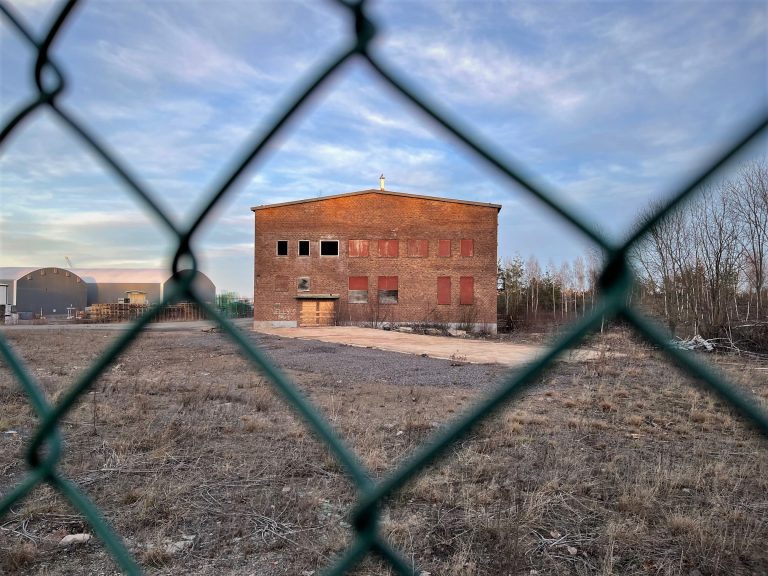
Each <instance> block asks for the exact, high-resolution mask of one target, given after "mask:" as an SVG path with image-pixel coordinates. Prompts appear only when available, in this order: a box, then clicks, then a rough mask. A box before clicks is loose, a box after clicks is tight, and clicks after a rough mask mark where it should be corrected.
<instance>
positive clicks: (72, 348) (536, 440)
mask: <svg viewBox="0 0 768 576" xmlns="http://www.w3.org/2000/svg"><path fill="white" fill-rule="evenodd" d="M6 334H7V336H8V338H9V339H10V341H11V342H12V344H13V346H14V347H15V348H16V349H17V351H18V352H19V353H20V354H21V355H22V356H23V357H24V359H25V361H26V362H27V363H28V366H29V369H30V371H31V373H32V374H34V375H35V376H36V377H37V378H38V380H39V381H40V382H41V384H42V386H43V388H44V390H45V392H46V394H47V395H48V397H49V398H57V397H60V395H61V394H62V393H63V391H64V390H65V388H66V387H67V386H69V385H71V382H72V380H73V379H74V378H76V376H77V375H78V374H79V373H81V372H82V371H83V370H84V368H85V367H86V366H87V365H88V364H89V362H92V361H93V360H94V359H95V358H96V356H97V355H98V353H99V352H100V350H101V349H103V347H105V346H106V345H107V344H108V342H109V339H110V338H111V337H112V335H111V334H110V335H109V336H107V335H106V333H102V332H100V331H87V332H86V331H83V332H64V331H61V332H57V331H55V330H52V331H45V332H42V331H23V330H14V331H9V332H6ZM605 338H606V340H607V341H608V342H609V343H610V346H611V349H612V350H622V351H626V352H627V353H628V354H629V356H627V357H622V359H621V361H620V362H616V363H612V361H611V359H610V358H607V357H601V358H599V359H598V360H597V361H594V362H588V363H584V364H581V365H574V364H558V365H557V366H555V367H554V368H553V369H552V370H551V371H550V372H549V373H548V375H547V377H546V380H545V381H544V382H543V384H542V386H541V387H540V388H538V389H534V390H533V391H532V392H530V393H529V394H527V395H526V396H525V397H524V398H522V399H520V400H519V401H517V402H516V403H515V404H514V405H513V406H510V407H509V408H507V409H506V410H504V411H502V412H501V413H499V414H498V415H497V416H495V417H494V418H493V419H492V420H491V421H488V422H485V423H483V424H481V425H479V426H478V427H477V428H476V430H475V431H474V432H473V434H472V435H471V436H469V437H468V438H466V439H464V440H463V441H461V442H459V443H458V444H456V445H455V446H453V447H452V448H451V449H449V451H448V458H447V459H445V460H442V461H440V462H438V463H436V464H434V465H432V466H430V467H429V468H428V469H427V470H425V471H424V473H423V474H422V475H420V476H419V477H417V478H416V479H415V480H413V481H412V482H410V483H409V484H408V485H407V486H406V487H405V488H404V489H402V490H400V491H399V492H397V493H396V494H394V495H393V496H392V498H391V499H390V500H389V501H388V502H387V504H386V505H385V506H384V507H383V509H382V520H381V530H382V533H383V534H384V535H385V536H386V537H387V538H389V539H390V541H391V542H392V543H393V544H395V545H396V546H397V547H398V548H400V549H401V550H402V552H403V554H404V556H405V557H406V558H407V559H408V560H409V561H410V562H413V563H414V565H418V566H419V567H420V568H421V569H422V570H425V571H428V572H430V573H431V574H433V575H438V574H441V575H442V574H456V575H462V576H464V575H472V574H475V575H496V574H531V573H534V572H532V571H536V572H535V573H538V574H664V575H678V574H684V575H687V574H689V573H691V572H692V571H694V570H698V571H699V572H700V573H701V574H702V575H707V574H765V573H768V552H766V549H765V545H764V544H765V542H766V541H768V450H766V448H767V447H768V446H767V443H766V441H765V440H764V439H761V438H758V437H757V436H756V434H755V433H754V432H752V431H751V430H750V429H749V428H748V427H747V426H745V425H744V424H743V423H742V421H741V420H740V419H738V418H735V417H734V416H733V414H732V413H731V412H730V411H729V410H728V409H727V408H725V407H724V406H723V405H722V403H721V402H720V401H719V400H717V399H715V398H713V397H711V396H708V395H703V394H701V393H700V392H698V391H697V390H696V389H694V388H692V387H691V386H690V384H691V383H690V381H689V380H688V379H687V377H685V376H684V375H681V374H679V373H678V372H676V371H674V370H673V369H671V368H670V366H669V365H668V364H667V363H666V362H665V361H664V360H663V359H662V357H661V356H660V355H659V354H658V353H657V352H654V351H652V350H648V349H646V348H644V347H642V346H637V344H636V343H635V342H630V340H629V339H628V338H627V337H626V335H624V334H622V333H610V334H608V335H606V337H605ZM339 356H340V358H339V361H340V362H343V356H342V354H341V353H339ZM718 362H719V363H721V364H722V368H723V369H725V370H728V371H731V372H732V377H733V378H734V380H736V381H737V382H738V383H739V384H740V385H743V386H745V387H748V388H749V389H751V390H752V391H753V392H754V393H755V394H756V395H758V396H759V397H760V398H761V400H762V402H763V405H764V406H765V405H766V404H767V403H768V383H767V382H766V379H767V378H768V371H767V370H766V366H764V365H759V364H756V363H747V362H745V361H741V360H739V359H737V358H727V357H726V358H722V359H719V360H718ZM451 369H452V368H451V366H450V361H446V370H451ZM453 369H455V368H453ZM360 374H361V376H360V379H359V381H358V382H357V383H356V384H349V385H346V384H345V385H340V384H339V383H338V382H337V381H336V380H335V379H334V378H333V377H330V376H329V375H324V374H315V373H311V372H301V373H294V374H292V376H293V377H294V378H295V379H296V380H297V381H298V382H299V383H300V385H301V387H302V388H303V389H304V391H305V392H306V394H307V395H308V396H309V397H310V398H311V400H312V401H313V402H315V403H316V404H317V405H318V406H319V407H321V409H322V410H323V411H324V413H325V415H326V417H327V418H328V420H329V421H330V422H331V423H332V424H333V425H334V426H335V427H336V428H337V429H338V430H339V431H340V433H341V435H342V436H343V437H344V438H345V439H346V441H347V442H348V444H349V445H350V446H351V447H352V448H353V449H354V450H355V451H356V452H357V454H358V455H359V457H360V459H361V461H362V462H363V463H364V464H365V465H366V466H368V468H369V469H370V470H371V473H372V474H373V475H374V476H376V477H382V476H384V475H385V474H387V473H388V472H389V471H390V470H392V469H393V468H394V466H396V465H397V464H398V463H399V462H401V461H402V460H403V459H404V458H405V457H407V456H408V455H409V454H411V453H412V452H413V450H414V449H415V448H416V447H417V446H418V445H419V444H421V443H422V442H424V441H426V440H427V439H429V438H430V437H431V436H432V435H433V434H435V433H437V432H438V431H439V429H440V428H441V427H442V426H444V425H445V423H447V422H449V421H451V420H452V419H453V418H455V417H457V415H459V414H461V413H462V412H464V411H465V410H466V409H467V408H468V407H469V406H470V405H471V404H472V403H473V402H474V401H475V400H476V399H477V398H479V395H480V394H481V391H480V390H479V389H476V388H473V387H471V386H465V387H452V388H435V387H429V386H423V387H411V386H408V385H392V384H387V383H384V382H370V381H367V380H366V378H365V376H364V375H365V370H364V367H362V368H361V370H360ZM0 402H1V403H2V406H3V414H2V416H1V417H0V424H1V426H0V433H2V432H4V431H5V430H9V429H13V430H17V431H18V432H19V433H20V434H18V435H4V436H3V437H2V439H1V440H0V441H2V443H3V445H2V449H0V472H2V474H0V491H1V492H2V493H5V492H7V490H8V489H9V488H10V487H11V486H13V485H14V484H15V483H17V482H19V481H20V479H21V478H22V477H23V474H24V471H25V468H24V465H23V450H24V444H25V442H26V441H28V440H29V437H30V435H31V434H32V433H33V431H34V428H35V426H36V419H35V417H34V415H33V413H32V410H31V409H30V407H29V405H28V403H27V402H26V401H25V398H24V396H23V394H21V393H19V391H18V388H17V387H16V386H15V384H13V381H12V378H11V375H10V373H9V371H8V369H7V367H5V366H4V365H0ZM62 430H63V432H64V436H65V440H66V446H65V454H64V457H63V460H62V462H61V465H60V468H61V470H62V471H63V472H64V473H65V474H67V475H68V476H69V477H70V478H72V479H73V480H74V481H75V482H77V483H78V484H79V485H80V486H81V487H83V489H84V490H85V491H86V492H87V493H88V494H89V496H90V497H91V498H92V499H93V500H94V501H95V502H96V503H97V504H98V505H99V506H100V507H101V509H102V510H103V511H104V513H105V515H106V516H107V518H108V519H109V521H110V522H111V523H112V525H113V526H115V528H116V529H117V531H118V532H119V533H120V534H121V535H122V536H123V537H124V538H125V540H126V543H127V545H128V546H129V548H130V549H131V550H132V552H133V554H134V556H135V557H136V558H137V559H138V560H139V562H140V563H141V564H142V566H143V567H144V569H145V570H147V571H148V572H150V573H162V574H178V573H185V574H252V573H257V574H302V573H310V572H312V571H313V570H314V571H316V573H319V571H320V569H321V568H322V566H325V565H327V563H328V562H330V561H331V559H332V558H333V556H335V555H336V554H338V553H339V552H341V551H343V550H344V548H345V546H347V545H348V544H349V542H350V541H351V532H350V527H349V517H348V513H349V510H350V507H351V506H353V504H354V500H355V492H354V489H353V487H352V485H351V484H350V482H349V480H348V479H347V477H346V476H345V475H344V472H343V470H342V469H341V467H340V465H339V464H338V463H337V462H336V460H335V459H334V458H333V457H332V455H331V454H330V452H329V450H328V448H327V447H325V446H323V445H322V444H320V443H318V442H317V441H316V440H315V439H314V438H313V436H312V435H311V434H310V433H309V432H308V430H307V429H306V428H305V427H304V426H303V425H302V424H301V423H300V422H299V421H298V420H297V418H296V417H295V415H294V414H293V412H292V411H291V410H290V409H288V408H287V407H286V406H285V404H284V403H283V402H282V401H281V400H280V399H278V397H277V396H276V395H275V394H274V393H273V392H272V390H271V388H270V386H269V384H268V383H267V381H266V380H265V379H264V378H263V377H261V376H260V375H259V374H257V373H255V372H254V371H252V370H249V369H248V367H247V366H246V365H245V363H244V361H243V360H241V358H240V357H239V356H238V355H237V353H236V351H235V349H234V348H233V347H232V346H230V345H229V344H228V343H227V341H226V340H225V339H224V337H223V336H221V335H220V334H204V335H201V334H196V333H188V334H186V333H182V334H181V335H177V334H174V335H173V338H169V337H168V335H167V334H162V333H148V334H145V335H143V336H142V337H140V338H139V340H138V341H137V342H136V343H135V344H134V345H133V346H132V347H131V348H130V350H128V351H126V352H125V353H124V354H123V355H121V356H120V358H118V359H116V361H115V362H114V364H113V366H112V367H110V368H109V369H108V370H107V371H106V373H105V374H104V375H103V376H102V377H101V378H100V379H99V381H98V382H97V383H96V385H95V386H94V388H93V394H88V395H86V397H84V398H83V400H82V402H81V403H80V405H79V406H78V407H77V408H76V409H74V410H73V411H72V412H70V413H69V414H68V415H67V416H66V418H65V419H64V422H63V424H62ZM6 436H7V437H6ZM0 527H2V532H0V571H2V572H3V573H8V574H22V573H23V574H58V573H101V572H110V571H111V570H112V569H113V567H112V565H111V561H110V560H109V559H108V557H107V555H106V554H105V553H104V551H103V549H102V548H101V546H100V545H99V543H98V541H94V542H91V543H89V544H88V545H85V546H81V547H79V548H73V549H69V550H66V549H61V548H59V547H57V546H56V545H55V542H57V541H58V540H60V539H61V537H62V535H65V534H67V533H74V532H79V531H89V528H88V527H87V525H86V524H85V523H84V522H83V519H82V518H81V517H80V516H79V515H78V514H77V513H76V512H73V511H72V510H71V509H70V508H69V506H68V505H67V504H66V502H65V501H64V499H63V498H62V497H61V496H59V495H58V494H57V493H56V492H55V491H53V490H52V489H50V488H48V487H39V488H38V489H36V490H35V491H34V493H33V494H32V495H31V496H30V497H28V498H27V499H26V500H25V501H24V502H23V503H19V504H17V505H15V506H14V507H13V509H12V510H11V512H10V513H9V514H7V515H6V516H5V517H4V518H2V519H0ZM185 536H186V537H194V546H190V547H189V548H185V549H184V551H183V552H181V553H176V552H174V551H173V550H172V549H169V544H170V543H173V542H177V541H180V540H182V539H183V538H184V537H185ZM356 573H358V574H387V573H389V570H388V569H387V568H386V567H385V566H384V565H383V564H381V563H380V562H379V561H378V560H376V559H373V558H371V559H367V560H366V561H365V562H364V563H363V564H362V565H361V566H360V567H359V568H358V570H357V572H356Z"/></svg>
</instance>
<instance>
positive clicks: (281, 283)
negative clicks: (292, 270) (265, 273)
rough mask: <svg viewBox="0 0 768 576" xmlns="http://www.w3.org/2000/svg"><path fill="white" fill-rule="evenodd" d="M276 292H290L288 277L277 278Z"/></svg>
mask: <svg viewBox="0 0 768 576" xmlns="http://www.w3.org/2000/svg"><path fill="white" fill-rule="evenodd" d="M275 292H288V276H275Z"/></svg>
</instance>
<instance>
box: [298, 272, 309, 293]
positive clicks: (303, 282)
mask: <svg viewBox="0 0 768 576" xmlns="http://www.w3.org/2000/svg"><path fill="white" fill-rule="evenodd" d="M296 290H298V291H299V292H309V278H308V277H307V276H302V277H301V278H299V279H298V281H297V282H296Z"/></svg>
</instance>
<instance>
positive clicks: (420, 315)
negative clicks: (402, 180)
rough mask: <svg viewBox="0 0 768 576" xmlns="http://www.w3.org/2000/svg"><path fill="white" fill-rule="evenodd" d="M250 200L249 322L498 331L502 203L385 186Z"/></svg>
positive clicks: (272, 324) (274, 324) (285, 324)
mask: <svg viewBox="0 0 768 576" xmlns="http://www.w3.org/2000/svg"><path fill="white" fill-rule="evenodd" d="M381 184H382V185H381V188H380V189H379V190H376V189H372V190H361V191H359V192H350V193H346V194H339V195H334V196H326V197H321V198H313V199H307V200H299V201H295V202H284V203H280V204H271V205H264V206H256V207H253V208H251V210H253V212H254V216H255V256H254V263H255V266H254V268H255V269H254V328H256V329H258V328H259V327H266V326H317V325H331V324H360V325H371V324H379V323H390V324H428V323H435V324H441V325H444V326H451V327H465V328H469V329H475V330H485V331H488V332H495V331H496V277H497V260H496V254H497V229H498V213H499V210H500V209H501V206H499V205H497V204H488V203H483V202H471V201H464V200H452V199H448V198H437V197H430V196H420V195H415V194H406V193H401V192H390V191H386V190H384V186H383V177H382V179H381Z"/></svg>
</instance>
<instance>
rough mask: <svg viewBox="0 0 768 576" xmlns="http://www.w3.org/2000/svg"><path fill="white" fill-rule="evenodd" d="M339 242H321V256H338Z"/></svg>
mask: <svg viewBox="0 0 768 576" xmlns="http://www.w3.org/2000/svg"><path fill="white" fill-rule="evenodd" d="M338 255H339V241H338V240H320V256H338Z"/></svg>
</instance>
